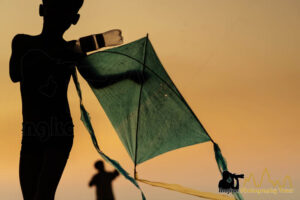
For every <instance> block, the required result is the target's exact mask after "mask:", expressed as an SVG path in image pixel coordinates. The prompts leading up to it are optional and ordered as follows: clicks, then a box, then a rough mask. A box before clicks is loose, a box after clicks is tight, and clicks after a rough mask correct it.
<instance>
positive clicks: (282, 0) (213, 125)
mask: <svg viewBox="0 0 300 200" xmlns="http://www.w3.org/2000/svg"><path fill="white" fill-rule="evenodd" d="M40 2H41V1H40V0H32V1H28V0H0V25H1V29H0V31H1V32H0V36H1V37H0V43H1V47H2V48H1V50H0V65H1V66H2V68H1V69H0V83H1V84H0V89H1V91H2V95H1V98H0V102H1V104H0V106H1V113H0V127H1V129H2V130H1V131H0V136H1V140H0V158H1V162H0V163H1V164H0V198H1V199H9V200H17V199H21V189H20V186H19V180H18V164H19V152H20V147H21V146H20V142H21V122H22V117H21V98H20V92H19V84H18V83H17V84H14V83H12V82H11V81H10V79H9V75H8V67H9V66H8V62H9V57H10V54H11V47H10V45H11V40H12V38H13V36H14V35H16V34H17V33H26V34H31V35H36V34H39V33H40V31H41V28H42V18H41V17H39V16H38V6H39V3H40ZM80 14H81V19H80V21H79V23H78V25H76V26H74V27H71V29H70V30H69V31H68V32H67V33H66V34H65V39H67V40H71V39H77V38H79V37H82V36H85V35H89V34H93V33H100V32H104V31H107V30H110V29H114V28H120V29H122V31H123V36H124V39H125V43H128V42H131V41H134V40H136V39H139V38H141V37H144V36H145V35H146V34H147V33H149V37H150V40H151V42H152V44H153V46H154V48H155V50H156V52H157V54H158V56H159V58H160V59H161V62H162V63H163V65H164V67H165V69H166V70H167V72H168V73H169V75H170V76H171V78H172V79H173V81H174V83H175V84H176V86H177V87H178V89H179V90H180V91H181V93H182V95H183V96H184V97H185V99H186V100H187V102H188V103H189V105H190V106H191V108H192V109H193V111H194V112H195V114H196V115H197V116H198V118H199V119H200V121H201V122H202V123H203V125H204V126H205V127H206V129H207V130H208V132H209V134H210V135H211V136H212V138H214V140H215V141H216V142H217V143H218V144H219V146H220V147H221V149H222V152H223V155H224V156H225V158H226V159H227V162H228V167H229V170H230V171H232V172H235V173H244V174H245V177H249V176H250V174H251V173H253V175H254V176H255V178H256V179H257V180H260V177H261V174H262V172H263V171H264V169H265V168H267V169H268V171H269V173H270V176H271V178H272V179H274V180H281V181H283V179H284V177H285V176H290V177H291V180H292V184H293V188H294V193H293V194H282V195H271V194H269V195H262V194H261V195H257V194H244V196H245V199H255V200H257V199H274V200H276V199H299V198H300V193H299V190H300V173H299V172H298V170H297V169H298V167H299V164H300V162H299V161H300V156H299V150H300V148H299V139H300V135H299V133H300V128H299V127H300V126H299V122H300V120H299V119H300V104H299V101H300V92H299V91H300V56H299V52H300V37H299V36H300V1H297V0H247V1H246V0H226V1H219V0H151V1H150V0H149V1H145V0H130V1H121V0H118V1H117V0H115V1H99V0H85V3H84V5H83V7H82V9H81V10H80ZM80 82H81V84H82V90H83V96H84V97H83V98H84V103H85V105H86V108H87V110H88V111H89V112H90V114H91V117H92V122H93V123H94V126H95V131H96V133H97V137H98V140H99V143H100V145H101V147H102V149H103V151H104V152H106V153H107V154H108V155H110V156H111V157H112V158H114V159H116V160H118V161H119V162H120V163H121V164H122V165H123V166H124V168H126V169H127V170H128V171H129V172H130V173H132V172H133V164H132V162H131V160H130V158H129V156H128V155H127V152H126V150H125V148H124V147H123V146H122V144H121V142H120V140H119V138H118V137H117V134H116V133H115V131H114V129H113V127H112V126H111V124H110V122H109V120H108V119H107V117H106V116H105V113H104V112H103V110H102V108H101V107H100V106H99V103H98V102H97V99H96V98H95V96H94V95H93V94H92V92H91V90H90V89H89V88H88V86H87V84H86V83H85V81H84V80H83V79H80ZM68 97H69V102H70V107H71V112H72V117H73V121H74V124H75V139H74V144H73V149H72V151H71V154H70V158H69V161H68V163H67V166H66V168H65V171H64V174H63V176H62V179H61V182H60V184H59V186H58V189H57V194H56V200H66V199H72V200H82V199H95V190H94V189H93V188H88V186H87V184H88V182H89V180H90V178H91V177H92V175H93V174H94V173H95V170H94V168H93V164H94V162H95V161H96V160H97V159H98V158H100V156H99V155H98V153H97V152H96V150H95V149H94V147H93V145H92V142H91V140H90V138H89V135H88V132H87V131H86V130H85V128H84V127H83V125H82V123H81V121H80V120H79V118H80V114H79V99H78V97H77V94H76V91H75V88H74V84H73V82H71V83H70V86H69V93H68ZM106 168H107V169H108V170H112V167H110V166H108V165H106ZM137 170H138V172H139V176H140V177H141V178H145V179H149V180H154V181H163V182H170V183H179V184H182V185H185V186H188V187H192V188H195V189H198V190H200V191H210V192H217V191H218V189H217V184H218V181H219V180H220V178H221V176H220V174H219V172H218V169H217V164H216V162H215V160H214V154H213V147H212V144H211V143H204V144H199V145H194V146H191V147H187V148H182V149H178V150H176V151H172V152H169V153H166V154H164V155H161V156H159V157H156V158H154V159H151V160H149V161H147V162H145V163H143V164H141V165H140V166H138V168H137ZM266 180H267V179H265V181H264V183H263V187H264V188H269V187H271V186H270V183H268V181H266ZM241 184H243V181H241ZM141 187H142V188H143V190H144V191H145V194H146V196H147V197H148V198H147V199H149V200H183V199H184V200H196V199H199V198H197V197H192V196H188V195H183V194H179V193H176V192H171V191H167V190H164V189H159V188H154V187H150V186H147V185H144V184H141ZM247 187H248V188H251V187H254V186H253V184H250V183H249V184H248V185H247ZM114 191H115V195H116V200H139V199H141V198H140V195H139V192H138V191H137V190H136V189H135V187H134V186H132V184H130V183H129V182H128V181H126V180H125V179H124V178H122V177H119V178H118V179H117V180H116V181H115V182H114Z"/></svg>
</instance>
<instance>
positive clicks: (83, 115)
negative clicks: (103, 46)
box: [72, 69, 146, 200]
mask: <svg viewBox="0 0 300 200" xmlns="http://www.w3.org/2000/svg"><path fill="white" fill-rule="evenodd" d="M72 76H73V81H74V83H75V87H76V90H77V93H78V96H79V99H80V112H81V121H82V122H83V124H84V126H85V127H86V129H87V130H88V132H89V133H90V136H91V138H92V141H93V144H94V146H95V148H96V150H97V151H98V153H99V154H100V156H101V157H102V158H103V159H104V160H105V161H106V162H108V163H110V164H111V165H112V166H113V167H114V168H115V169H117V170H118V171H119V172H120V173H121V174H122V175H123V176H124V177H125V178H126V179H127V180H129V181H130V182H131V183H133V184H134V185H135V186H136V187H137V188H138V189H139V190H140V192H141V195H142V199H143V200H146V197H145V195H144V193H143V191H142V189H141V188H140V186H139V185H138V183H137V182H136V180H135V179H134V178H132V177H131V176H130V175H129V173H128V172H127V171H126V170H124V169H123V167H122V166H121V165H120V164H119V163H118V162H117V161H115V160H113V159H111V158H110V157H108V156H107V155H106V154H104V153H103V152H102V151H101V150H100V147H99V145H98V142H97V138H96V136H95V133H94V129H93V126H92V123H91V119H90V116H89V113H88V112H87V111H86V109H85V108H84V106H83V104H82V95H81V89H80V84H79V82H78V78H77V74H76V69H75V70H74V72H73V74H72Z"/></svg>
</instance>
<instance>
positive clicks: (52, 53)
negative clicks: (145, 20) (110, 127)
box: [10, 0, 122, 200]
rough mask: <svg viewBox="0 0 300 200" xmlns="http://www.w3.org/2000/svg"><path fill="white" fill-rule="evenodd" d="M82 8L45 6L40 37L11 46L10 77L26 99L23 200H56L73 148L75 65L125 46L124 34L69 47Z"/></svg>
mask: <svg viewBox="0 0 300 200" xmlns="http://www.w3.org/2000/svg"><path fill="white" fill-rule="evenodd" d="M82 4H83V0H43V3H42V4H41V5H40V10H39V11H40V16H42V17H43V30H42V32H41V34H39V35H36V36H31V35H25V34H18V35H16V36H15V37H14V39H13V41H12V55H11V59H10V77H11V80H12V81H13V82H20V89H21V97H22V114H23V124H22V126H23V129H22V146H21V152H20V168H19V176H20V184H21V189H22V194H23V197H24V200H54V196H55V191H56V188H57V185H58V183H59V181H60V178H61V176H62V173H63V170H64V167H65V165H66V162H67V160H68V157H69V152H70V150H71V148H72V145H73V137H74V136H73V122H72V118H71V114H70V109H69V104H68V99H67V89H68V84H69V81H70V77H71V74H72V73H74V70H75V67H74V65H75V63H76V62H77V61H78V60H79V59H81V58H83V57H84V56H85V55H86V52H88V51H93V50H96V49H99V48H101V47H103V46H113V45H117V44H121V43H122V36H121V31H120V30H112V31H108V32H105V33H103V34H97V35H91V36H87V37H83V38H80V39H79V40H77V41H75V40H74V41H70V42H67V41H65V40H64V39H63V34H64V33H65V31H66V30H67V29H68V28H69V27H70V26H71V25H72V24H73V25H75V24H76V23H77V21H78V20H79V17H80V16H79V14H78V11H79V9H80V8H81V6H82ZM83 74H84V73H83ZM95 78H96V79H97V78H98V77H95Z"/></svg>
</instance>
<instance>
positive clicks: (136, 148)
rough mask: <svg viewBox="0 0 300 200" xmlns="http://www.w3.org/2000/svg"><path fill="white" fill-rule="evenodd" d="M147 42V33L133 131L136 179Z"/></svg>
mask: <svg viewBox="0 0 300 200" xmlns="http://www.w3.org/2000/svg"><path fill="white" fill-rule="evenodd" d="M147 44H148V33H147V36H146V41H145V46H144V56H143V69H142V84H141V88H140V95H139V105H138V110H137V123H136V133H135V155H134V156H135V157H134V178H135V179H136V177H137V175H136V174H137V173H136V165H137V150H138V132H139V121H140V107H141V98H142V91H143V85H144V70H145V64H146V51H147Z"/></svg>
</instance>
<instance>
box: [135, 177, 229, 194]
mask: <svg viewBox="0 0 300 200" xmlns="http://www.w3.org/2000/svg"><path fill="white" fill-rule="evenodd" d="M136 180H138V181H139V182H142V183H145V184H148V185H151V186H154V187H160V188H165V189H168V190H173V191H176V192H180V193H184V194H189V195H193V196H196V197H201V198H205V199H210V200H235V198H233V197H230V196H228V195H223V194H216V193H212V192H201V191H198V190H194V189H191V188H187V187H183V186H181V185H178V184H170V183H162V182H153V181H148V180H144V179H139V178H138V176H136Z"/></svg>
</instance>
